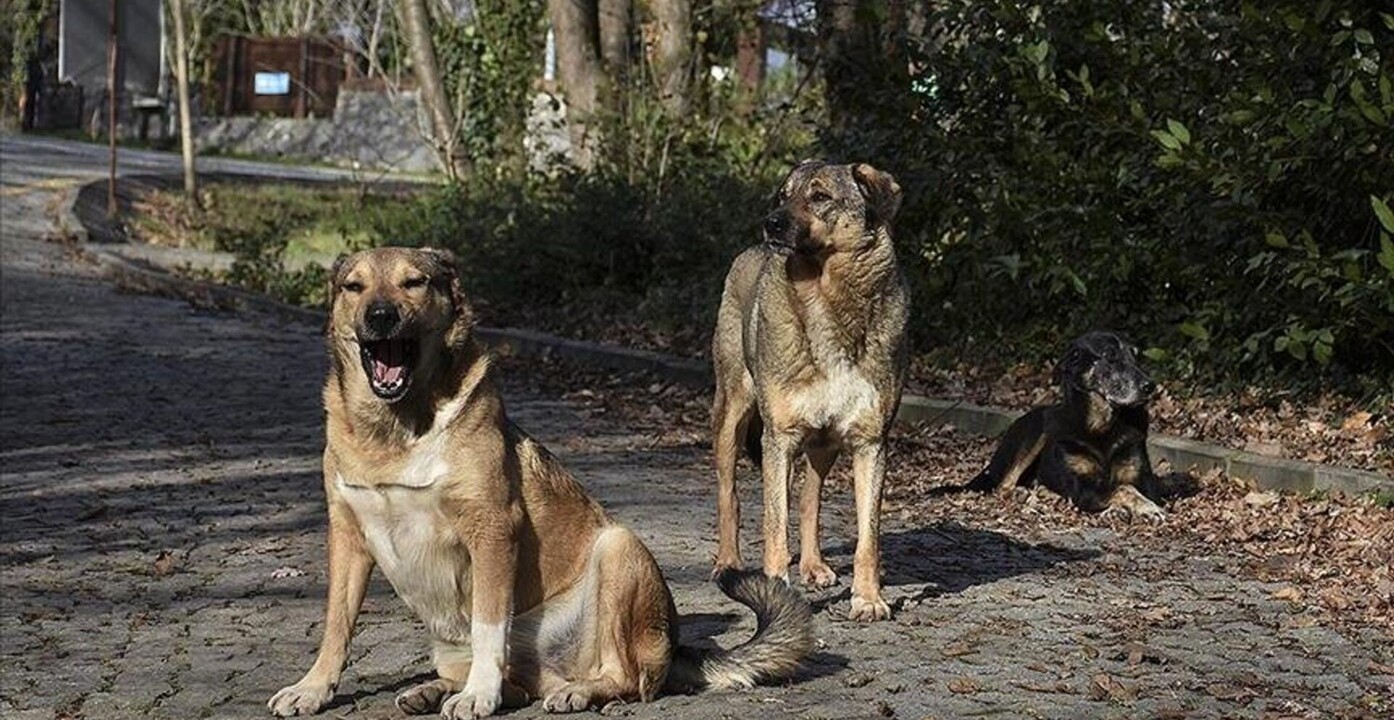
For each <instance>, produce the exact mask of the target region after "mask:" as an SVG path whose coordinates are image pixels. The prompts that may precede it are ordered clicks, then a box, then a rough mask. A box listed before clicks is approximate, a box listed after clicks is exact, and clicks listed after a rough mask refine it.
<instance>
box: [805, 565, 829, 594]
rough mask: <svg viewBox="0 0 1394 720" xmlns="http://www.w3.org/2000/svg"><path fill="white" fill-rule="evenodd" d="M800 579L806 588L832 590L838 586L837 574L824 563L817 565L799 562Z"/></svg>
mask: <svg viewBox="0 0 1394 720" xmlns="http://www.w3.org/2000/svg"><path fill="white" fill-rule="evenodd" d="M799 579H800V580H802V581H803V584H804V587H808V588H813V589H816V590H820V589H822V588H830V587H832V586H834V585H836V584H837V573H835V572H833V569H832V568H830V567H828V564H827V563H825V562H822V561H819V562H816V563H812V562H811V563H807V564H805V563H803V562H802V561H801V562H799Z"/></svg>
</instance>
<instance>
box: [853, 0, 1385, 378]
mask: <svg viewBox="0 0 1394 720" xmlns="http://www.w3.org/2000/svg"><path fill="white" fill-rule="evenodd" d="M1376 5H1378V4H1376V3H1364V2H1354V1H1347V2H1329V1H1328V2H1321V3H1307V2H1266V3H1250V2H1186V1H1185V0H1182V1H1180V2H1170V3H1165V4H1164V3H1157V2H1131V1H1129V2H1109V3H1099V2H1084V1H1083V0H1072V1H1067V2H1061V3H1052V4H1048V5H1044V6H1028V5H1024V4H1020V3H1015V2H1008V1H1007V0H988V1H986V2H984V1H982V0H954V1H951V2H946V3H937V4H935V6H934V10H933V13H932V16H931V18H930V27H932V28H935V29H936V32H935V34H934V37H935V43H934V46H933V47H930V46H924V47H919V48H918V50H919V53H920V54H919V55H918V57H917V58H916V59H917V62H918V63H919V64H920V66H921V67H923V68H924V69H925V73H924V74H923V75H922V76H921V77H919V78H915V79H914V82H915V87H917V88H920V89H921V92H920V95H919V97H920V99H921V102H920V104H919V107H918V108H916V110H915V113H914V115H913V116H912V117H878V116H877V115H876V113H875V110H874V109H875V108H876V107H877V104H876V103H875V102H868V103H867V104H866V107H867V108H868V111H867V113H866V119H867V122H866V128H865V131H864V132H863V133H862V134H860V135H852V136H851V137H850V138H848V137H845V136H844V137H842V138H841V144H840V145H839V148H838V152H839V153H840V154H843V155H846V156H865V157H872V158H880V159H881V160H882V162H884V164H886V165H887V166H889V168H890V169H891V170H892V171H895V172H896V173H897V175H898V176H900V177H901V178H902V180H903V181H904V182H903V184H904V185H905V186H906V187H907V191H908V195H907V198H906V202H905V210H904V215H903V218H902V222H901V234H900V237H901V238H902V248H903V249H904V253H903V255H904V256H906V257H908V258H909V259H910V260H911V262H912V264H913V265H914V272H915V275H916V282H915V286H916V291H917V292H916V303H917V308H918V311H919V312H918V318H919V320H918V322H917V323H916V334H917V337H916V340H917V342H918V344H919V346H920V347H921V348H925V349H936V350H937V351H938V352H940V353H942V354H945V355H949V356H953V357H958V356H964V355H966V356H969V357H972V358H975V359H981V358H1002V359H1008V358H1028V359H1029V358H1047V357H1050V356H1051V355H1053V354H1054V352H1055V350H1056V348H1058V347H1059V346H1060V344H1061V343H1062V341H1064V340H1065V339H1066V338H1067V337H1069V336H1071V335H1073V334H1075V333H1078V332H1080V331H1082V330H1084V329H1086V328H1089V327H1097V326H1111V327H1115V328H1119V329H1122V330H1125V331H1127V332H1129V333H1131V334H1132V335H1134V336H1135V337H1137V338H1138V339H1139V340H1140V341H1142V342H1143V343H1144V344H1145V346H1151V347H1154V348H1157V350H1155V351H1154V352H1153V353H1151V354H1152V356H1153V357H1154V359H1156V360H1159V361H1161V362H1162V364H1163V365H1164V366H1165V367H1166V368H1167V369H1168V370H1170V371H1171V372H1173V373H1178V374H1183V375H1194V376H1199V377H1202V378H1205V379H1211V380H1214V379H1221V380H1235V381H1240V380H1244V379H1246V378H1250V377H1252V374H1253V373H1254V372H1268V373H1273V372H1277V373H1282V374H1285V375H1286V376H1288V377H1290V378H1301V379H1309V380H1312V381H1313V382H1314V383H1322V384H1327V385H1328V386H1329V384H1330V383H1333V382H1335V383H1348V382H1350V381H1352V380H1354V379H1356V376H1359V378H1362V379H1363V381H1364V386H1365V387H1366V388H1367V389H1373V390H1376V391H1386V392H1387V387H1388V385H1387V383H1388V382H1389V381H1390V380H1391V379H1394V359H1391V358H1394V337H1392V336H1394V250H1390V248H1389V245H1388V244H1385V245H1383V246H1382V245H1381V242H1382V240H1381V232H1380V225H1379V221H1378V219H1377V216H1376V213H1375V211H1374V208H1375V206H1376V205H1377V204H1379V203H1383V202H1388V201H1390V200H1391V199H1394V156H1391V148H1392V147H1394V143H1391V140H1394V132H1391V128H1390V123H1391V119H1392V118H1394V91H1392V90H1391V75H1392V74H1394V73H1392V72H1391V67H1392V66H1391V63H1392V62H1394V59H1391V57H1390V55H1391V50H1394V17H1391V16H1390V15H1388V14H1384V13H1379V12H1377V11H1376V9H1375V7H1376ZM892 90H893V91H895V92H909V91H910V90H909V89H907V88H897V89H892ZM888 130H889V131H888ZM1388 231H1389V230H1386V231H1385V232H1386V233H1387V232H1388ZM1162 348H1165V349H1164V350H1163V349H1162ZM1381 383H1386V384H1381Z"/></svg>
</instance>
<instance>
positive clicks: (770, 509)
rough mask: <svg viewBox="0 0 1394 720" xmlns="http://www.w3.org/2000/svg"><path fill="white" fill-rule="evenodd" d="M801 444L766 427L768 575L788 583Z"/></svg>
mask: <svg viewBox="0 0 1394 720" xmlns="http://www.w3.org/2000/svg"><path fill="white" fill-rule="evenodd" d="M798 449H799V441H798V439H797V438H795V437H794V436H792V435H789V434H787V433H781V432H779V431H777V430H774V429H773V427H772V426H771V425H765V434H764V436H763V438H762V442H761V454H762V455H764V457H763V458H762V459H761V463H760V470H761V476H762V478H763V480H764V494H765V514H764V529H765V575H767V576H769V577H777V578H782V579H783V580H784V581H785V582H788V581H789V561H790V559H791V558H790V556H789V483H790V481H791V480H792V476H793V470H794V455H795V454H796V453H797V452H798Z"/></svg>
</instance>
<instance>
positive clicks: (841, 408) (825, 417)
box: [790, 312, 877, 435]
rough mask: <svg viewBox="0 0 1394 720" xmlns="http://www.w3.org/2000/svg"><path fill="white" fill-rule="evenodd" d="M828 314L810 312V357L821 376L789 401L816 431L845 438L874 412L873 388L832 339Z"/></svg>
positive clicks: (798, 391) (874, 392) (832, 330)
mask: <svg viewBox="0 0 1394 720" xmlns="http://www.w3.org/2000/svg"><path fill="white" fill-rule="evenodd" d="M828 317H829V313H827V312H822V313H810V320H809V322H808V325H807V333H808V342H809V346H810V351H811V352H810V355H811V357H812V358H813V359H814V363H815V365H816V366H817V367H818V369H819V370H820V371H821V373H822V377H821V378H819V379H818V380H817V381H815V382H812V383H809V384H807V385H804V386H803V387H801V388H799V389H798V390H796V391H795V392H794V393H793V396H792V397H791V398H790V399H791V401H792V403H793V406H794V409H795V411H796V412H797V413H798V414H799V415H800V416H801V417H804V418H806V419H807V420H808V422H809V423H810V424H811V425H813V426H814V427H816V428H820V429H825V430H831V431H833V432H834V433H836V434H838V435H845V434H846V433H847V430H848V429H849V428H850V427H851V426H852V425H853V423H855V422H857V421H858V420H860V419H861V418H862V417H863V416H864V415H865V414H866V413H868V412H874V411H875V410H876V406H877V403H876V397H877V396H876V386H875V385H873V384H872V383H871V381H870V380H868V379H867V377H866V375H865V374H864V373H863V372H862V369H861V368H859V367H857V365H856V363H854V362H852V359H851V358H850V357H848V356H847V352H846V351H845V350H844V349H843V348H842V347H841V346H840V345H838V343H837V341H836V340H835V339H834V337H835V331H834V329H833V328H832V327H830V326H829V325H830V323H829V321H828V319H827V318H828Z"/></svg>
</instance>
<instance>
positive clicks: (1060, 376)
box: [1051, 343, 1094, 390]
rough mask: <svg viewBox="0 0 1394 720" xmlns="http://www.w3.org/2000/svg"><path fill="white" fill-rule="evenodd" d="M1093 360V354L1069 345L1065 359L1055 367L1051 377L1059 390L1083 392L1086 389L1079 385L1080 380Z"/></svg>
mask: <svg viewBox="0 0 1394 720" xmlns="http://www.w3.org/2000/svg"><path fill="white" fill-rule="evenodd" d="M1093 359H1094V356H1093V353H1091V352H1089V351H1088V350H1085V349H1084V348H1082V347H1080V346H1079V344H1078V343H1070V348H1069V349H1068V350H1066V351H1065V357H1063V358H1061V360H1060V362H1059V363H1058V364H1057V365H1056V366H1055V372H1054V374H1053V375H1052V376H1051V377H1052V379H1053V380H1054V381H1055V384H1056V385H1058V386H1060V389H1061V390H1068V389H1070V388H1074V389H1076V390H1085V389H1086V388H1084V387H1083V386H1082V385H1080V378H1081V376H1083V375H1084V373H1085V371H1087V370H1088V369H1089V363H1090V362H1092V361H1093Z"/></svg>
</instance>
